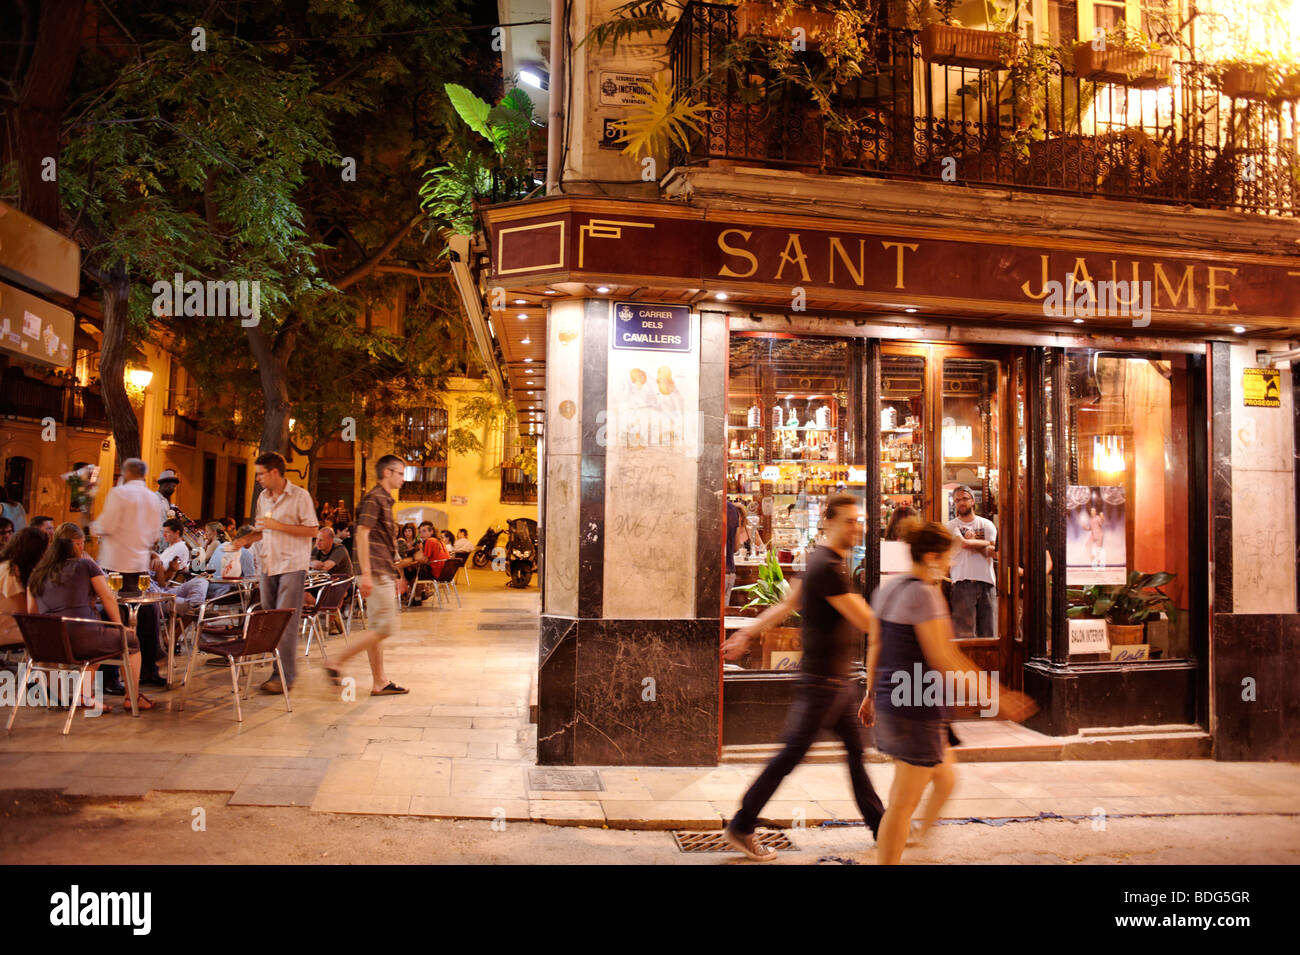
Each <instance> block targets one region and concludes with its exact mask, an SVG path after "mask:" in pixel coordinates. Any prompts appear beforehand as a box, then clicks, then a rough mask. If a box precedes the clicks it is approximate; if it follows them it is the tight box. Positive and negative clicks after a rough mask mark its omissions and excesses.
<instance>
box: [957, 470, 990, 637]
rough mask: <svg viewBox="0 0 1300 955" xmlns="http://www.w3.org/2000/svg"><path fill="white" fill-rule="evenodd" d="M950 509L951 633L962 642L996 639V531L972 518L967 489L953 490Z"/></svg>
mask: <svg viewBox="0 0 1300 955" xmlns="http://www.w3.org/2000/svg"><path fill="white" fill-rule="evenodd" d="M952 506H953V510H955V511H956V512H957V516H956V517H955V518H954V519H953V520H951V521H949V522H948V530H950V531H952V533H953V536H954V537H956V538H957V550H956V552H955V553H954V555H953V558H952V565H951V570H950V571H949V574H950V576H951V578H952V623H953V629H954V630H955V631H956V632H957V636H958V637H961V638H970V637H996V636H997V635H998V597H997V587H996V581H997V578H996V577H994V576H993V555H994V554H995V553H997V549H998V547H997V541H998V529H997V527H996V526H995V525H994V523H993V522H992V521H990V520H988V519H987V518H984V517H977V516H976V515H975V495H974V494H973V493H972V492H971V489H970V488H968V487H967V486H966V485H964V484H962V485H958V486H957V487H956V488H954V489H953V492H952Z"/></svg>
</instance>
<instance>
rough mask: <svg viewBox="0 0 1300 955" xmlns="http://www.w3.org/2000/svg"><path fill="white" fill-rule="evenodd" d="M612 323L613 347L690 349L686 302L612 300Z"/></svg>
mask: <svg viewBox="0 0 1300 955" xmlns="http://www.w3.org/2000/svg"><path fill="white" fill-rule="evenodd" d="M613 325H614V330H613V336H614V342H613V344H614V347H615V348H626V349H637V350H638V351H679V352H688V351H690V350H691V310H690V309H689V308H687V307H686V306H685V305H648V304H646V303H644V302H615V303H614V322H613Z"/></svg>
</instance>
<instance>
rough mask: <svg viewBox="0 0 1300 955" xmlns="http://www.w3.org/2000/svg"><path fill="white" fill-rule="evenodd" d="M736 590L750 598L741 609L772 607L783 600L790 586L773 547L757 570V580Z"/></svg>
mask: <svg viewBox="0 0 1300 955" xmlns="http://www.w3.org/2000/svg"><path fill="white" fill-rule="evenodd" d="M736 589H737V590H739V591H741V592H743V593H746V594H749V597H750V600H749V603H747V604H745V606H744V607H743V608H741V609H748V608H750V607H772V606H775V605H776V604H779V603H780V602H781V601H782V600H784V599H785V595H786V594H787V593H788V592H789V590H790V584H789V582H788V581H787V580H786V579H785V574H783V573H782V572H781V562H780V561H779V560H778V559H777V555H776V548H775V547H773V548H770V549H769V550H768V552H767V560H766V561H765V562H764V563H763V566H762V567H760V568H759V569H758V580H757V581H756V582H755V583H752V584H749V585H748V586H745V587H737V588H736Z"/></svg>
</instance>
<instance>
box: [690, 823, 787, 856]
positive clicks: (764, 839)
mask: <svg viewBox="0 0 1300 955" xmlns="http://www.w3.org/2000/svg"><path fill="white" fill-rule="evenodd" d="M754 836H755V837H756V838H757V839H758V844H759V845H760V846H770V847H772V848H773V849H776V850H777V851H778V852H779V851H781V850H782V849H784V850H786V851H792V852H798V851H799V850H798V849H797V848H796V847H795V844H794V843H793V842H791V841H790V840H789V838H788V837H787V836H786V834H785V833H784V832H763V831H756V832H755V833H754ZM673 838H674V839H676V840H677V848H678V849H680V850H681V851H682V852H735V851H736V850H735V849H733V848H732V847H731V846H729V845H727V839H726V837H725V836H724V835H723V834H722V830H721V829H713V830H710V831H708V832H689V831H687V830H684V829H674V830H673Z"/></svg>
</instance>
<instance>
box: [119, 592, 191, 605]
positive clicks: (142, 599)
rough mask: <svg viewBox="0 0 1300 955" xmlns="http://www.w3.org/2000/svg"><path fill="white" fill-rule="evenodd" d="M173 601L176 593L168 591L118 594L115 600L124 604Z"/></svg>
mask: <svg viewBox="0 0 1300 955" xmlns="http://www.w3.org/2000/svg"><path fill="white" fill-rule="evenodd" d="M168 600H170V601H172V602H173V603H175V601H176V595H175V594H168V593H147V594H131V595H128V596H126V597H123V596H120V595H118V597H117V602H118V603H124V604H158V603H164V602H165V601H168Z"/></svg>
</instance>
